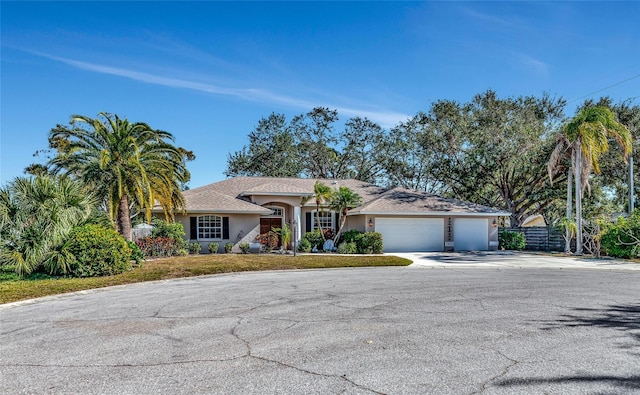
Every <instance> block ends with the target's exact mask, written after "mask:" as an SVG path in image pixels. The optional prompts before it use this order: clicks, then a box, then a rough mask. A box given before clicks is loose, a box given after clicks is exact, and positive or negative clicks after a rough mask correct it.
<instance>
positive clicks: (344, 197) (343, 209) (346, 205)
mask: <svg viewBox="0 0 640 395" xmlns="http://www.w3.org/2000/svg"><path fill="white" fill-rule="evenodd" d="M361 204H362V197H361V196H360V195H358V194H357V193H355V192H354V191H352V190H351V189H349V188H347V187H340V188H338V189H337V190H334V191H333V193H332V195H331V199H330V201H329V207H331V209H332V210H335V211H336V212H338V213H340V226H339V227H338V231H337V232H336V234H335V236H334V237H333V242H334V244H337V243H338V240H340V233H341V232H342V228H343V227H344V224H345V223H346V222H347V213H348V212H349V209H352V208H354V207H358V206H359V205H361Z"/></svg>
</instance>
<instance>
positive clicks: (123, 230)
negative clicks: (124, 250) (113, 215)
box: [117, 195, 131, 241]
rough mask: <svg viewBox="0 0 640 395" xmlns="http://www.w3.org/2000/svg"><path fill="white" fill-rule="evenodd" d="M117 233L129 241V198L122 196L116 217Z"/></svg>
mask: <svg viewBox="0 0 640 395" xmlns="http://www.w3.org/2000/svg"><path fill="white" fill-rule="evenodd" d="M117 226H118V233H120V234H121V235H122V236H123V237H124V238H125V239H126V240H129V241H131V216H130V212H129V196H127V195H122V197H121V198H120V201H119V202H118V217H117Z"/></svg>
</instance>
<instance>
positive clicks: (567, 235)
mask: <svg viewBox="0 0 640 395" xmlns="http://www.w3.org/2000/svg"><path fill="white" fill-rule="evenodd" d="M571 201H572V196H571V167H569V170H568V171H567V220H568V221H571V218H572V217H573V208H572V207H571ZM565 227H566V229H565V245H564V252H566V253H567V254H570V253H571V228H570V227H569V224H566V226H565Z"/></svg>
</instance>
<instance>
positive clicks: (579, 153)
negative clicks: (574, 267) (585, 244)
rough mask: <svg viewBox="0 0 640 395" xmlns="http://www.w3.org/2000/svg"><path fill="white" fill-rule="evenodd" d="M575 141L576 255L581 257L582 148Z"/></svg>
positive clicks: (579, 142)
mask: <svg viewBox="0 0 640 395" xmlns="http://www.w3.org/2000/svg"><path fill="white" fill-rule="evenodd" d="M580 140H581V139H578V140H577V141H576V143H575V144H576V166H575V170H574V171H575V173H576V174H575V177H576V255H582V147H581V141H580Z"/></svg>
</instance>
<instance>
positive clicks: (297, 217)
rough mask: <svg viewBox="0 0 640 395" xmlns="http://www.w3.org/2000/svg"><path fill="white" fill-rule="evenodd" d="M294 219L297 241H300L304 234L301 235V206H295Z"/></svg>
mask: <svg viewBox="0 0 640 395" xmlns="http://www.w3.org/2000/svg"><path fill="white" fill-rule="evenodd" d="M293 219H294V220H295V222H296V229H295V231H296V235H297V240H298V241H299V240H300V238H301V237H302V233H300V230H301V229H302V227H301V225H300V206H293Z"/></svg>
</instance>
